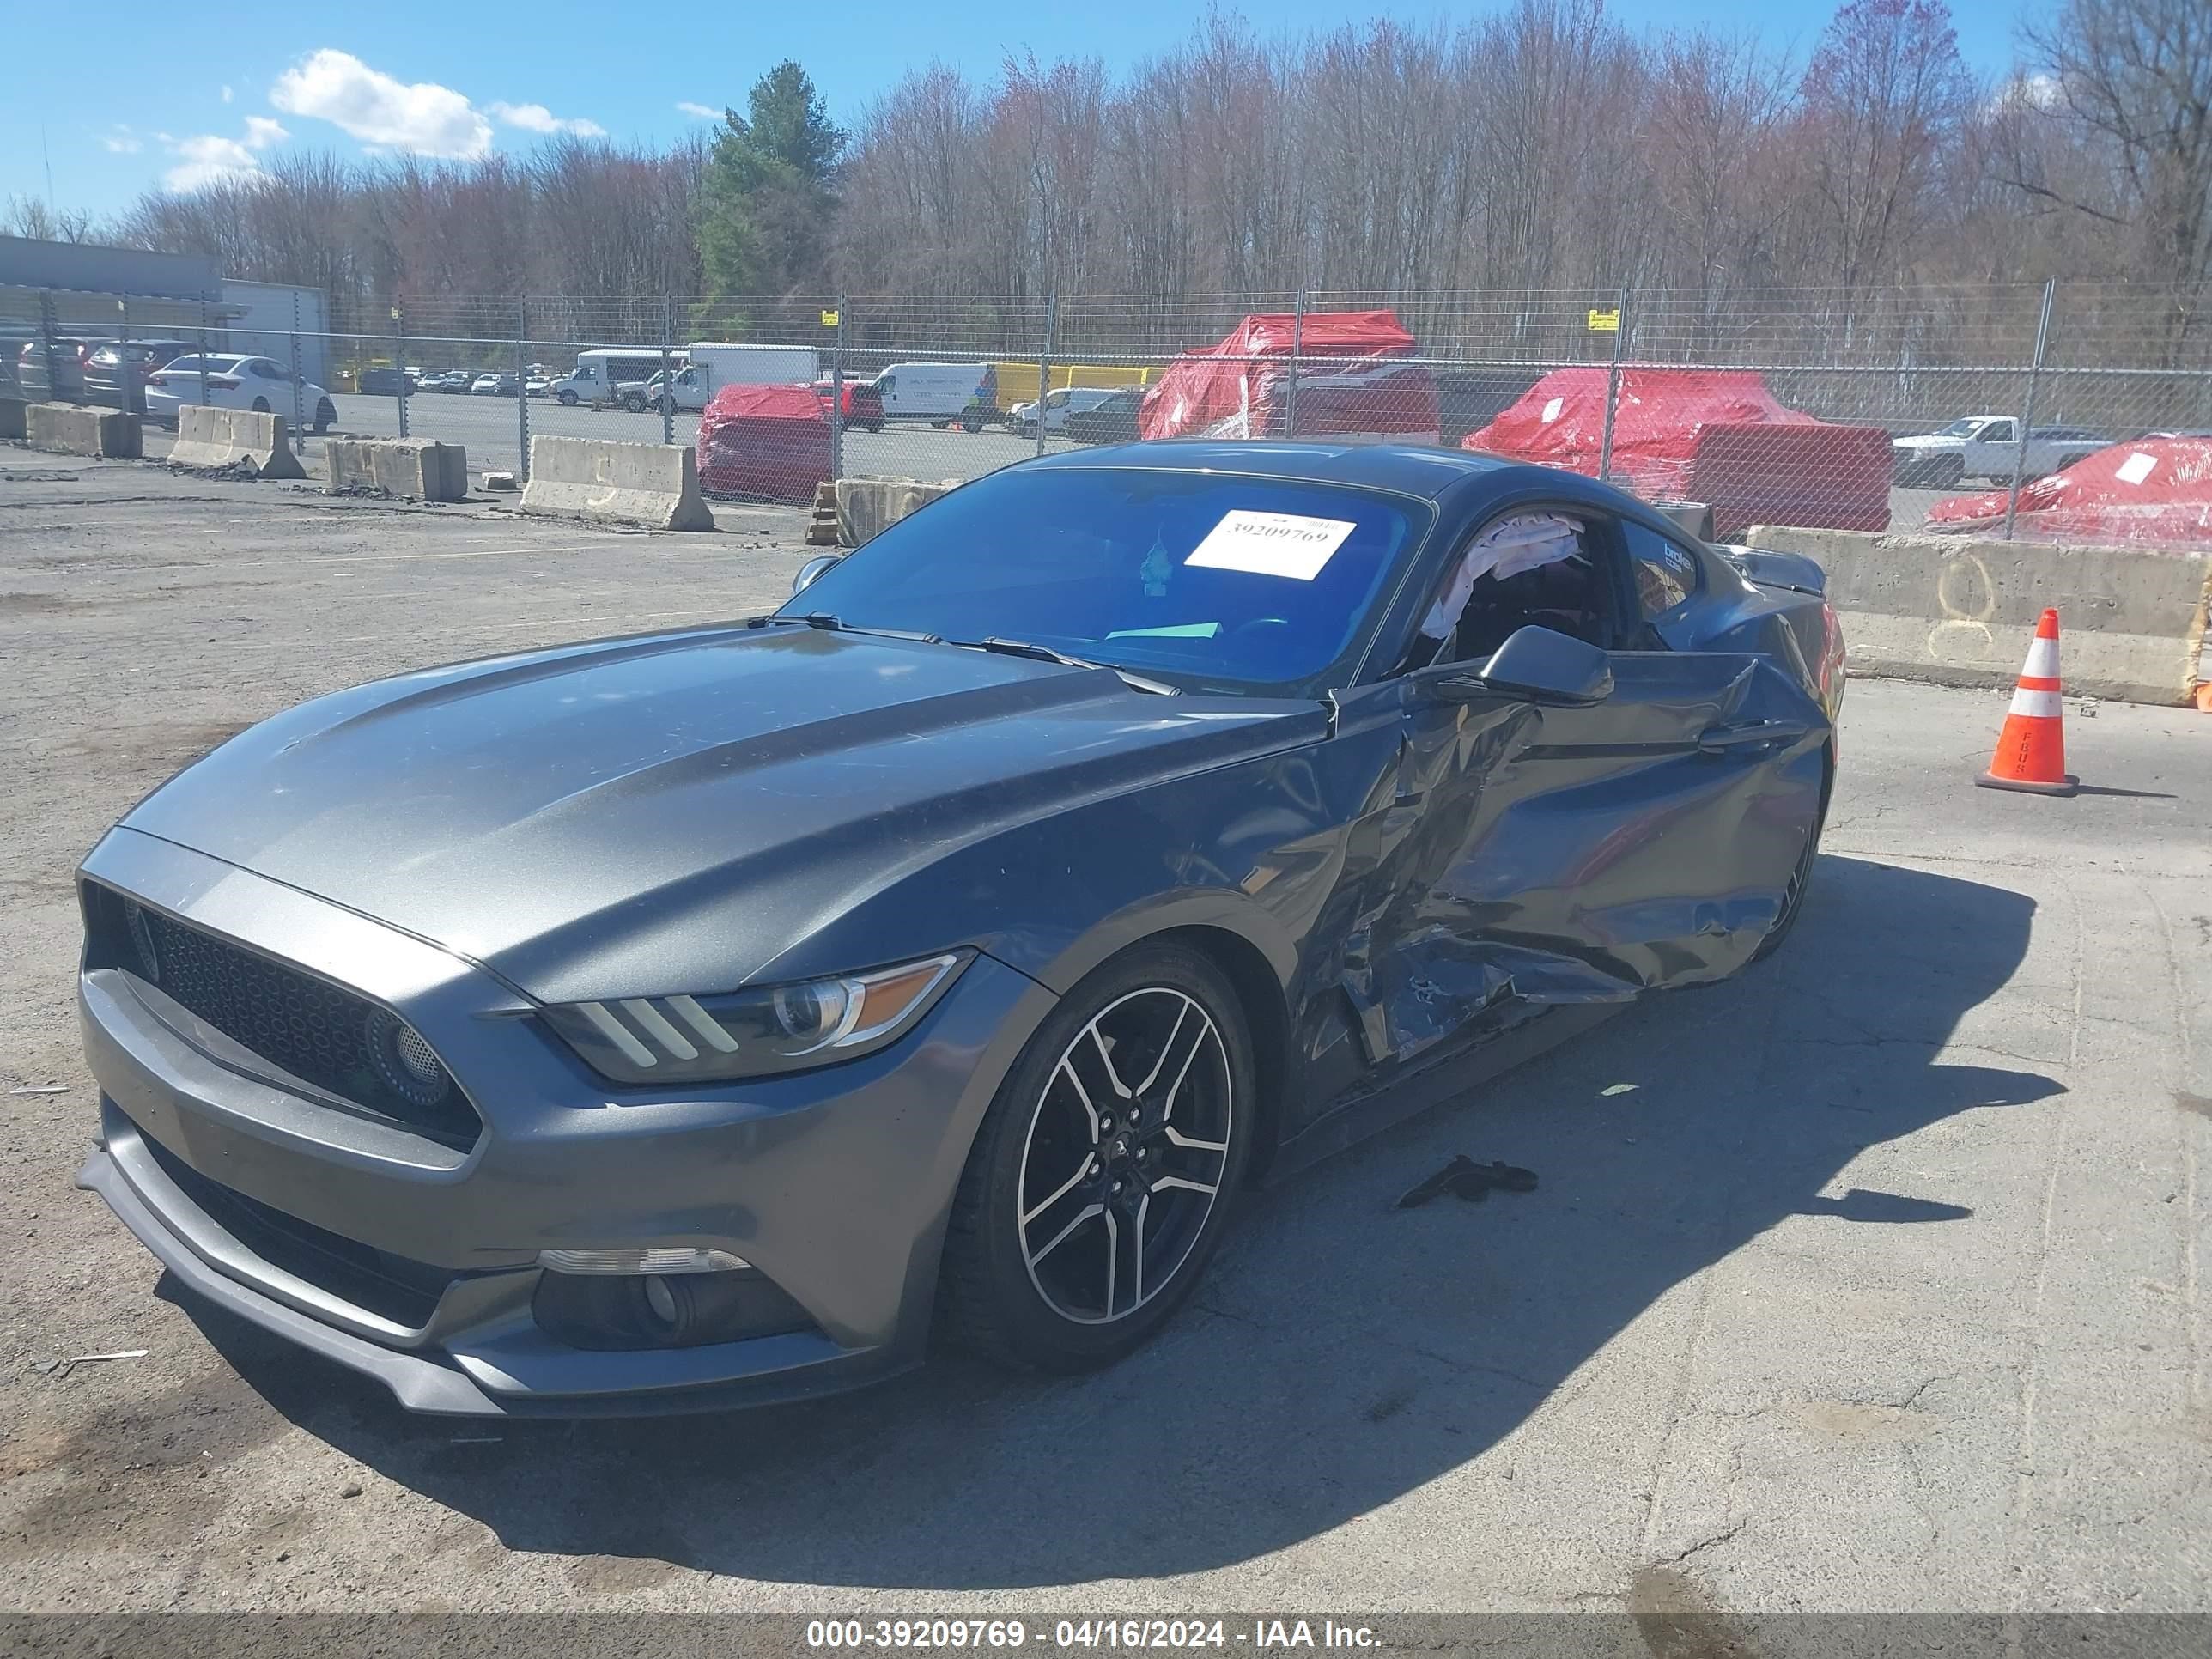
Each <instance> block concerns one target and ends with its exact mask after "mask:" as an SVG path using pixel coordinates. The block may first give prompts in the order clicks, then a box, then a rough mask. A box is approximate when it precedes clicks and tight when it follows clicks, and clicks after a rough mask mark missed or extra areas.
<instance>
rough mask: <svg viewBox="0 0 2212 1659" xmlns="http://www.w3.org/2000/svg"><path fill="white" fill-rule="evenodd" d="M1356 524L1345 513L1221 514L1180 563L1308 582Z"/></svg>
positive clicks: (1342, 543) (1320, 570)
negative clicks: (1336, 515) (1315, 516)
mask: <svg viewBox="0 0 2212 1659" xmlns="http://www.w3.org/2000/svg"><path fill="white" fill-rule="evenodd" d="M1357 528H1358V526H1356V525H1354V524H1353V523H1352V521H1351V520H1349V519H1309V518H1306V517H1304V515H1303V514H1300V513H1249V512H1246V511H1244V510H1243V509H1242V508H1239V509H1238V510H1237V511H1236V512H1234V513H1225V514H1224V515H1223V517H1222V520H1221V522H1220V523H1219V524H1218V525H1216V526H1213V528H1212V529H1211V530H1209V531H1207V532H1206V539H1205V540H1204V541H1202V542H1200V544H1198V545H1197V546H1196V547H1194V548H1193V549H1191V550H1190V556H1189V557H1188V558H1187V559H1185V560H1184V561H1183V563H1184V564H1185V565H1186V566H1189V565H1200V566H1203V567H1206V568H1210V569H1214V570H1249V571H1250V572H1251V573H1252V574H1254V575H1255V576H1287V577H1290V578H1291V580H1294V581H1302V582H1310V581H1311V580H1313V579H1314V578H1315V577H1316V576H1318V575H1319V574H1321V572H1322V566H1323V565H1325V564H1327V563H1328V561H1329V556H1330V555H1332V554H1334V552H1335V551H1336V550H1337V549H1338V548H1340V547H1341V546H1343V545H1344V538H1346V536H1349V535H1350V534H1351V533H1352V532H1353V531H1354V530H1355V529H1357Z"/></svg>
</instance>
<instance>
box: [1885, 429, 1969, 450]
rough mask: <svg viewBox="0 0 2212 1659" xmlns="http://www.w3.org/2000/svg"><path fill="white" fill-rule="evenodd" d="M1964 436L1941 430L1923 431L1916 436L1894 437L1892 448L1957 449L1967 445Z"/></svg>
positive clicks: (1891, 442) (1890, 443) (1890, 442)
mask: <svg viewBox="0 0 2212 1659" xmlns="http://www.w3.org/2000/svg"><path fill="white" fill-rule="evenodd" d="M1965 443H1966V440H1965V439H1964V438H1957V437H1950V436H1947V435H1944V434H1942V433H1940V432H1923V433H1921V434H1919V435H1917V436H1916V437H1911V438H1892V439H1891V440H1890V441H1889V447H1891V448H1892V449H1955V448H1959V447H1963V446H1964V445H1965Z"/></svg>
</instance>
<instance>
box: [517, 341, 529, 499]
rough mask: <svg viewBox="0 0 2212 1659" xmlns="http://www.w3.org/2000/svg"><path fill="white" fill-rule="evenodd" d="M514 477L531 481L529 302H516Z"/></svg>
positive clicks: (523, 480) (527, 481) (524, 481)
mask: <svg viewBox="0 0 2212 1659" xmlns="http://www.w3.org/2000/svg"><path fill="white" fill-rule="evenodd" d="M514 441H515V445H516V449H515V453H516V454H517V455H518V456H519V457H520V459H519V460H517V461H516V463H515V467H514V476H515V477H518V478H520V480H521V481H522V482H523V483H529V482H530V301H529V300H528V299H527V298H524V299H520V300H517V301H515V302H514Z"/></svg>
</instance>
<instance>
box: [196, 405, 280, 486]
mask: <svg viewBox="0 0 2212 1659" xmlns="http://www.w3.org/2000/svg"><path fill="white" fill-rule="evenodd" d="M169 465H171V466H189V467H235V468H237V469H238V470H239V471H242V472H245V473H246V474H248V475H249V476H251V477H256V478H304V477H307V469H306V468H305V467H303V466H301V465H300V458H299V457H298V456H297V455H295V454H294V453H292V434H291V431H290V428H289V426H288V425H287V423H286V422H285V419H284V417H283V416H282V415H262V414H258V413H256V412H255V411H254V410H250V409H217V408H213V407H210V405H208V404H187V405H186V406H185V407H184V408H182V409H180V410H178V411H177V441H176V442H175V443H173V444H172V445H171V446H170V447H169Z"/></svg>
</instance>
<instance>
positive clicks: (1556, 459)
mask: <svg viewBox="0 0 2212 1659" xmlns="http://www.w3.org/2000/svg"><path fill="white" fill-rule="evenodd" d="M1610 376H1611V371H1610V370H1609V369H1607V368H1598V367H1589V368H1560V369H1554V370H1553V372H1552V373H1550V374H1547V375H1545V376H1544V378H1543V379H1541V380H1538V381H1537V382H1536V384H1535V385H1534V386H1531V387H1529V388H1528V391H1527V392H1523V393H1522V396H1521V398H1519V400H1518V401H1516V403H1515V404H1513V405H1512V406H1511V407H1510V408H1509V409H1507V410H1504V413H1502V414H1500V415H1499V416H1498V417H1497V418H1496V419H1495V420H1493V421H1492V422H1490V424H1489V425H1488V426H1486V427H1484V428H1481V429H1480V431H1477V432H1472V433H1469V434H1468V436H1467V438H1466V440H1465V441H1464V442H1463V443H1462V446H1461V447H1462V448H1466V449H1474V450H1480V451H1483V452H1485V453H1489V454H1492V455H1503V456H1505V457H1508V458H1509V459H1513V460H1520V461H1534V462H1537V463H1540V464H1541V465H1546V466H1557V467H1563V468H1565V469H1566V470H1567V471H1572V472H1581V473H1586V474H1588V475H1589V476H1590V477H1596V476H1597V472H1598V468H1599V465H1600V462H1601V459H1602V457H1603V455H1604V453H1605V412H1606V401H1607V390H1608V387H1609V386H1610ZM1889 475H1890V450H1889V435H1888V434H1887V433H1886V432H1884V431H1882V430H1881V428H1878V427H1856V426H1832V425H1830V424H1829V423H1828V422H1825V421H1820V420H1816V419H1814V417H1813V416H1810V415H1808V414H1805V413H1804V412H1802V410H1795V409H1790V408H1789V407H1787V406H1786V405H1784V404H1783V403H1781V402H1780V401H1779V400H1778V399H1777V398H1775V396H1774V394H1773V393H1772V392H1769V391H1768V390H1767V389H1766V382H1765V380H1762V379H1761V378H1760V377H1759V375H1758V374H1754V373H1752V372H1750V371H1748V370H1741V369H1708V368H1656V367H1651V366H1648V365H1644V364H1638V363H1629V364H1625V365H1623V366H1622V368H1621V370H1620V401H1619V403H1618V404H1617V405H1616V406H1615V408H1614V410H1613V464H1612V474H1611V476H1612V479H1613V482H1614V483H1618V484H1620V486H1622V487H1623V488H1624V489H1631V490H1633V491H1634V492H1635V493H1636V494H1638V495H1642V496H1644V497H1645V498H1646V499H1648V500H1652V501H1704V502H1706V503H1708V504H1709V505H1710V506H1711V507H1712V509H1713V533H1714V535H1715V536H1716V537H1717V538H1725V537H1729V536H1734V535H1738V534H1741V532H1742V531H1743V530H1744V529H1745V528H1746V527H1747V526H1750V525H1753V524H1791V525H1805V526H1818V527H1820V528H1826V529H1835V530H1884V529H1887V527H1888V526H1889Z"/></svg>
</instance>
